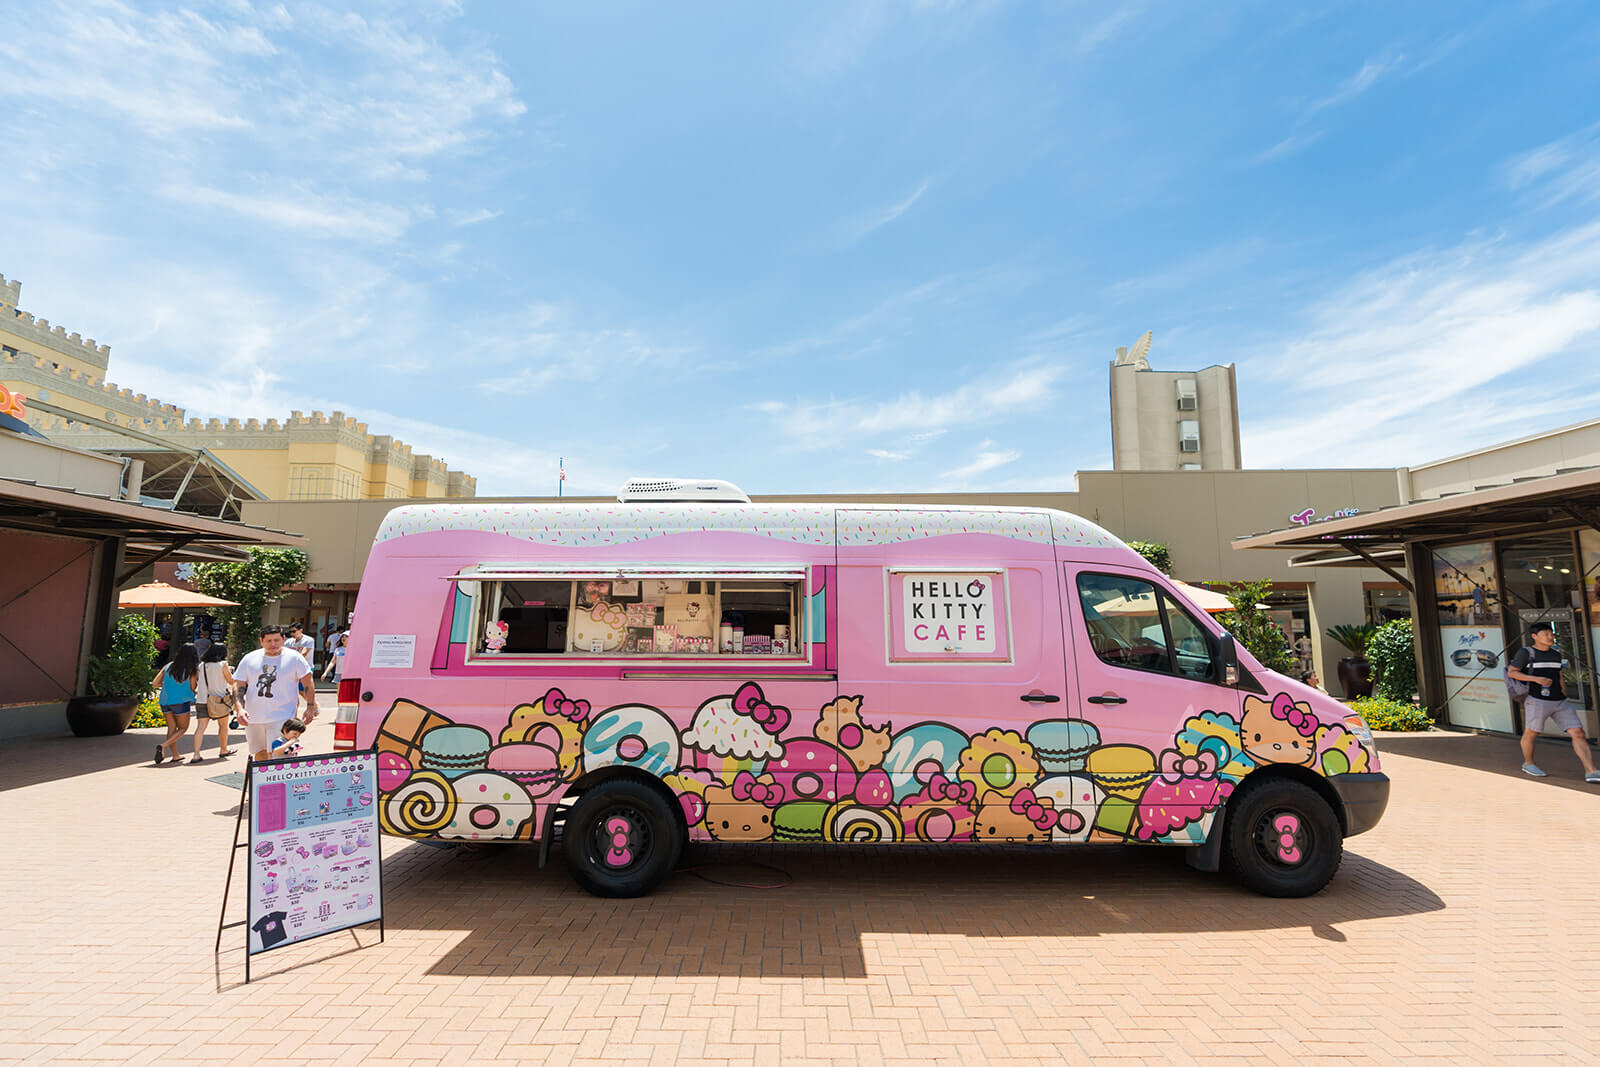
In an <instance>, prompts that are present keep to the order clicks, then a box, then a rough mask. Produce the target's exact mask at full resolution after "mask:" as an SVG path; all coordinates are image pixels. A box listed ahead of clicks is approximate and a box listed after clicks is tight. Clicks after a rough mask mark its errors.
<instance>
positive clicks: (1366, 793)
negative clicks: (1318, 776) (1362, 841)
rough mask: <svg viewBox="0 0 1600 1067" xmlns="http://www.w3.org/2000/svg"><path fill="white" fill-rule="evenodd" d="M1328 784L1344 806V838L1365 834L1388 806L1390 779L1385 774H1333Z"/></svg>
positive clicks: (1376, 823)
mask: <svg viewBox="0 0 1600 1067" xmlns="http://www.w3.org/2000/svg"><path fill="white" fill-rule="evenodd" d="M1328 784H1329V785H1331V786H1333V789H1334V792H1336V793H1338V794H1339V799H1340V800H1341V801H1342V802H1343V803H1344V824H1345V832H1344V835H1345V836H1346V837H1354V836H1355V835H1356V834H1362V833H1366V832H1367V831H1368V830H1370V829H1372V828H1373V827H1374V826H1376V825H1378V821H1379V820H1380V819H1382V818H1383V813H1384V811H1385V809H1387V808H1388V807H1389V776H1388V775H1387V774H1383V773H1381V772H1379V773H1373V774H1335V775H1330V776H1329V778H1328Z"/></svg>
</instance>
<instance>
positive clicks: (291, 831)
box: [217, 750, 383, 982]
mask: <svg viewBox="0 0 1600 1067" xmlns="http://www.w3.org/2000/svg"><path fill="white" fill-rule="evenodd" d="M377 781H378V754H377V752H376V751H375V750H369V751H366V752H336V753H331V754H328V755H319V756H300V755H296V756H289V757H286V758H284V759H275V760H265V761H262V762H259V763H251V764H250V765H249V767H248V768H247V769H246V771H245V784H244V790H243V793H242V795H241V797H240V805H239V818H238V819H237V821H235V823H234V830H233V849H232V850H231V854H230V856H229V858H228V883H227V886H226V887H225V888H224V889H223V895H222V915H221V917H220V918H219V919H218V921H217V951H219V952H220V951H221V950H222V931H223V930H225V929H231V928H232V927H236V926H243V927H245V928H246V929H245V958H244V980H245V981H246V982H249V981H250V957H252V956H254V955H256V954H257V953H260V952H270V951H272V950H273V949H275V948H283V947H285V946H287V945H295V944H299V943H300V942H302V941H309V940H311V939H312V938H316V937H321V936H322V935H323V934H331V933H335V932H337V931H339V930H348V929H350V928H351V927H354V926H363V925H365V924H367V923H373V922H375V923H377V924H378V940H379V941H382V940H383V860H382V856H381V855H380V846H379V841H380V839H381V835H380V834H379V830H378V809H377V799H376V798H377V791H378V785H377ZM246 812H248V818H249V834H248V839H247V840H244V841H241V840H240V839H239V838H240V831H241V828H242V827H243V826H244V824H245V819H246ZM240 849H248V850H249V854H248V856H247V857H246V862H247V868H246V870H247V876H246V879H245V881H246V885H247V893H248V898H249V907H248V911H247V914H246V918H244V919H243V920H240V921H238V922H233V923H229V922H227V921H226V920H227V914H228V893H229V891H230V890H231V889H232V887H233V870H234V864H235V861H236V860H237V859H238V856H239V850H240Z"/></svg>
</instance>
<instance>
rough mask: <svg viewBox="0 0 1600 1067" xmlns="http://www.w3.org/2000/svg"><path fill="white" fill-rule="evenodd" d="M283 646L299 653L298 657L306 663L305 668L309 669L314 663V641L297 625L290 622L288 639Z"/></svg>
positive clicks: (315, 643)
mask: <svg viewBox="0 0 1600 1067" xmlns="http://www.w3.org/2000/svg"><path fill="white" fill-rule="evenodd" d="M284 644H285V645H287V646H288V647H290V648H292V649H294V650H295V651H296V652H298V653H300V657H301V658H302V659H304V660H305V661H306V666H307V667H311V666H313V665H314V664H315V663H316V656H317V642H316V639H315V638H313V637H312V636H311V635H310V634H308V633H306V632H305V629H304V628H303V627H302V626H301V625H300V624H299V623H297V622H291V623H290V624H289V639H288V640H287V641H285V642H284Z"/></svg>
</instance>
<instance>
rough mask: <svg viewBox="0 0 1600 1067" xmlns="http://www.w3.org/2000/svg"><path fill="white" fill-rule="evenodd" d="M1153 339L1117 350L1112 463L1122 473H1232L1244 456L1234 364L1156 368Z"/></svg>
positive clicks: (1142, 339)
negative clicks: (1191, 368)
mask: <svg viewBox="0 0 1600 1067" xmlns="http://www.w3.org/2000/svg"><path fill="white" fill-rule="evenodd" d="M1150 342H1151V335H1150V334H1149V333H1148V332H1147V333H1145V335H1144V336H1143V337H1140V338H1139V340H1137V341H1135V342H1134V344H1133V347H1132V348H1119V349H1117V358H1116V359H1115V360H1113V361H1112V363H1111V460H1112V467H1113V468H1114V469H1116V470H1119V471H1177V470H1183V471H1200V470H1205V471H1233V470H1238V469H1239V468H1241V467H1242V466H1244V463H1243V460H1242V458H1241V453H1240V450H1239V387H1238V382H1237V381H1236V379H1235V377H1234V371H1233V364H1232V363H1228V364H1224V365H1223V366H1220V367H1207V368H1205V369H1204V370H1195V371H1158V370H1151V369H1150V359H1149V356H1150Z"/></svg>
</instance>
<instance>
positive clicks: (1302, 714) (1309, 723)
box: [1272, 693, 1317, 737]
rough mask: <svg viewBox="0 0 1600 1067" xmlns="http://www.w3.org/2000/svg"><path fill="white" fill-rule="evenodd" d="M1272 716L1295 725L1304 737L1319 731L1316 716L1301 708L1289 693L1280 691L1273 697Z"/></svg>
mask: <svg viewBox="0 0 1600 1067" xmlns="http://www.w3.org/2000/svg"><path fill="white" fill-rule="evenodd" d="M1272 717H1273V718H1274V719H1282V720H1283V721H1284V722H1286V723H1288V724H1289V725H1290V726H1293V727H1294V728H1295V729H1296V730H1298V731H1300V736H1302V737H1312V736H1314V735H1315V734H1316V732H1317V720H1316V718H1315V717H1314V716H1313V715H1312V714H1311V713H1310V712H1308V711H1303V710H1301V708H1300V706H1299V705H1298V704H1296V703H1295V702H1294V698H1293V697H1291V696H1290V695H1289V694H1288V693H1279V694H1278V695H1277V696H1275V697H1273V698H1272Z"/></svg>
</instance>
